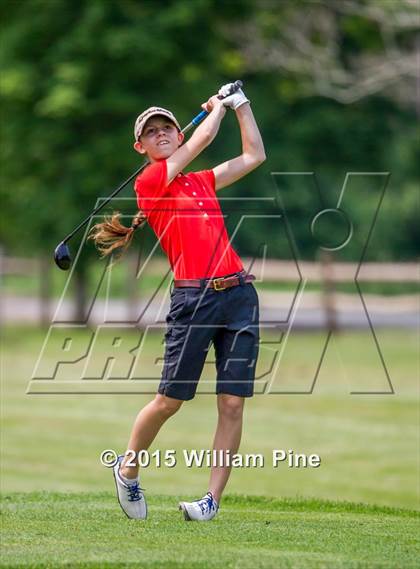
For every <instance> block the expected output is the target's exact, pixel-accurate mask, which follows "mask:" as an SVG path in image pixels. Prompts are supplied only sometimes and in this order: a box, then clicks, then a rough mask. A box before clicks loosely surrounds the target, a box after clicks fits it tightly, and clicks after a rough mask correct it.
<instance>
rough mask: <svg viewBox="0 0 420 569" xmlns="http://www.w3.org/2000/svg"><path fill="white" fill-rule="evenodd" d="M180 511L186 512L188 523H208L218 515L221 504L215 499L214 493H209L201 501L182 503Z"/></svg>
mask: <svg viewBox="0 0 420 569" xmlns="http://www.w3.org/2000/svg"><path fill="white" fill-rule="evenodd" d="M179 509H180V510H181V511H182V512H184V518H185V520H187V521H188V522H192V521H195V522H208V521H210V520H212V519H213V518H214V516H215V515H216V514H217V512H218V510H219V504H218V503H217V502H216V500H215V499H214V498H213V495H212V493H211V492H207V494H206V495H205V496H203V497H202V498H201V500H196V501H195V502H180V503H179Z"/></svg>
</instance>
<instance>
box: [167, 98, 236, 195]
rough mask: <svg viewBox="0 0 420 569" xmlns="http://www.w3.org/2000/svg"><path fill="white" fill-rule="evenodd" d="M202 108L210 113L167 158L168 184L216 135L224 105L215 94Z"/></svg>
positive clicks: (223, 113)
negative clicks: (189, 136)
mask: <svg viewBox="0 0 420 569" xmlns="http://www.w3.org/2000/svg"><path fill="white" fill-rule="evenodd" d="M202 107H203V109H205V110H207V111H208V112H209V113H210V114H209V116H208V117H206V118H205V119H204V121H203V122H202V123H201V124H200V125H199V126H198V127H197V129H196V130H195V131H194V134H193V135H192V136H191V138H190V139H189V140H188V141H187V142H186V143H185V144H183V145H182V146H180V147H179V148H178V149H177V150H175V152H174V153H173V154H172V155H171V156H170V157H169V158H168V159H167V161H166V163H167V169H168V184H169V183H170V182H171V181H172V180H173V179H174V178H175V176H176V175H177V174H178V172H180V171H181V170H183V169H184V168H185V167H186V166H188V164H189V163H190V162H192V161H193V160H194V158H196V156H198V155H199V154H200V152H202V151H203V150H204V149H205V148H206V147H207V146H208V145H209V144H210V143H211V142H212V140H213V139H214V137H215V136H216V134H217V132H218V130H219V127H220V123H221V121H222V118H223V117H224V116H225V114H226V107H225V106H224V105H223V103H222V101H221V100H220V99H218V98H217V95H214V96H213V97H210V99H209V100H208V101H207V103H204V104H203V105H202Z"/></svg>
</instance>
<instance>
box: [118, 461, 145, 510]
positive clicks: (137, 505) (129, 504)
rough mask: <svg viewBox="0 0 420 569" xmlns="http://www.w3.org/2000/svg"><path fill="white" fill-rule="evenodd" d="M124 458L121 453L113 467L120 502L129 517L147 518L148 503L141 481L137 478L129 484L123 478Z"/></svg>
mask: <svg viewBox="0 0 420 569" xmlns="http://www.w3.org/2000/svg"><path fill="white" fill-rule="evenodd" d="M123 458H124V455H120V456H119V457H118V462H117V464H116V465H115V466H114V467H113V472H114V480H115V486H116V487H117V496H118V502H119V503H120V506H121V508H122V510H123V512H124V513H125V514H126V516H127V517H128V518H131V519H135V520H145V519H146V518H147V504H146V498H145V496H144V493H143V489H142V488H140V484H139V481H138V480H137V479H136V480H134V481H133V482H131V483H130V484H127V483H126V482H124V480H123V479H122V478H121V474H120V465H121V462H122V460H123Z"/></svg>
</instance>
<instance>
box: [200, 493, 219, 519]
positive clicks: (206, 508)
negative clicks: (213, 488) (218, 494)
mask: <svg viewBox="0 0 420 569" xmlns="http://www.w3.org/2000/svg"><path fill="white" fill-rule="evenodd" d="M197 503H198V505H199V506H200V510H201V513H202V514H207V513H209V514H210V512H212V511H213V510H216V509H217V506H216V500H215V499H214V498H213V494H212V493H211V492H207V494H206V496H204V498H201V500H198V502H197Z"/></svg>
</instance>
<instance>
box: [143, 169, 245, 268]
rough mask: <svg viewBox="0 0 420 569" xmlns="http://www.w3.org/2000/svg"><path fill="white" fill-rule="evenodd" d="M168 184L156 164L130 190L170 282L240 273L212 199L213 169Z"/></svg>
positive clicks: (220, 216)
mask: <svg viewBox="0 0 420 569" xmlns="http://www.w3.org/2000/svg"><path fill="white" fill-rule="evenodd" d="M166 182H167V165H166V160H159V161H158V162H154V163H153V164H150V166H147V168H146V169H145V170H144V171H143V172H142V173H141V174H140V175H139V176H138V177H137V178H136V181H135V184H134V189H135V192H136V194H137V204H138V206H139V209H141V210H143V212H144V213H145V214H146V215H147V221H148V223H149V225H150V227H151V228H152V229H153V231H154V232H155V234H156V236H157V238H158V239H159V242H160V245H161V247H162V249H163V251H164V252H165V253H166V255H167V257H168V260H169V263H170V265H171V268H172V272H173V274H174V278H175V279H199V278H213V277H222V276H224V275H229V274H232V273H236V272H238V271H241V270H242V269H243V266H242V262H241V260H240V258H239V256H238V254H237V253H236V251H235V250H234V249H233V247H232V246H231V245H230V243H229V237H228V234H227V231H226V226H225V222H224V218H223V213H222V211H221V209H220V205H219V201H218V199H217V197H216V189H215V178H214V173H213V170H203V171H201V172H189V173H188V174H185V175H184V174H182V173H180V174H178V175H177V176H176V177H175V178H174V179H173V180H172V182H171V183H170V184H169V185H166Z"/></svg>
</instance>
